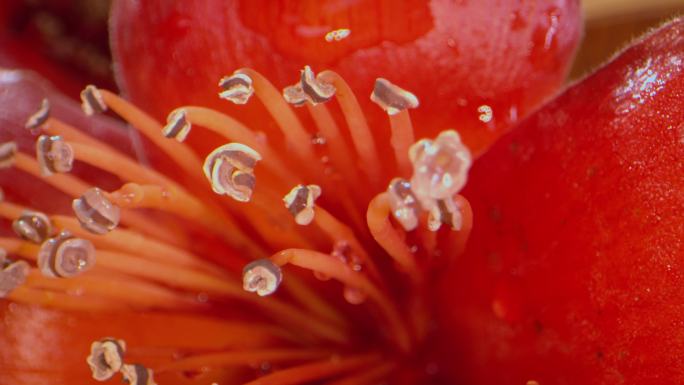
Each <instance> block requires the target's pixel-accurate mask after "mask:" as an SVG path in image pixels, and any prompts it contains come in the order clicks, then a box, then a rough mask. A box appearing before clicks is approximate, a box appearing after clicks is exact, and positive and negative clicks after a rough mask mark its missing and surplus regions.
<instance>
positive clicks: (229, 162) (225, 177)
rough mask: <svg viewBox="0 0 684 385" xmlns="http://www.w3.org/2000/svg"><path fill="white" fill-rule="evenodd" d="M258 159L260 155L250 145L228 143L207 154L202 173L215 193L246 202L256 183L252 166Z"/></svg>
mask: <svg viewBox="0 0 684 385" xmlns="http://www.w3.org/2000/svg"><path fill="white" fill-rule="evenodd" d="M260 160H261V155H259V153H258V152H256V151H255V150H253V149H251V148H250V147H248V146H245V145H244V144H240V143H228V144H226V145H223V146H221V147H219V148H217V149H215V150H214V151H212V152H211V154H209V155H208V156H207V158H206V159H205V161H204V175H205V176H206V177H207V179H208V180H209V182H210V183H211V188H212V189H213V190H214V192H215V193H217V194H221V195H228V196H230V197H232V198H233V199H235V200H237V201H240V202H248V201H249V200H250V198H251V197H252V192H253V191H254V186H255V184H256V178H255V177H254V173H253V171H254V166H256V163H257V162H258V161H260Z"/></svg>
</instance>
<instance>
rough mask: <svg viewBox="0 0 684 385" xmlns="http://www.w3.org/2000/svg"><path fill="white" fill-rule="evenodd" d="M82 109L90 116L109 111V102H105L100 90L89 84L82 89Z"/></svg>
mask: <svg viewBox="0 0 684 385" xmlns="http://www.w3.org/2000/svg"><path fill="white" fill-rule="evenodd" d="M81 109H83V112H84V113H85V114H86V115H88V116H90V115H94V114H95V113H98V114H99V113H102V112H105V111H107V104H105V102H104V99H103V98H102V94H101V93H100V90H98V89H97V87H95V86H94V85H88V86H86V88H85V89H84V90H83V91H81Z"/></svg>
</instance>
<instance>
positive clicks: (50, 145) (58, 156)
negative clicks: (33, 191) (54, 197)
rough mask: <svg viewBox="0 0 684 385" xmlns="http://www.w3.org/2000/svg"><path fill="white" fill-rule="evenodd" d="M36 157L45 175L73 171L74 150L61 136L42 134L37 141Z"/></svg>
mask: <svg viewBox="0 0 684 385" xmlns="http://www.w3.org/2000/svg"><path fill="white" fill-rule="evenodd" d="M36 158H38V165H39V166H40V172H41V174H43V176H50V175H52V174H54V173H64V172H69V171H71V168H72V167H73V164H74V150H73V149H72V148H71V146H70V145H69V143H67V142H65V141H64V140H63V139H62V137H61V136H47V135H41V136H39V137H38V141H37V142H36Z"/></svg>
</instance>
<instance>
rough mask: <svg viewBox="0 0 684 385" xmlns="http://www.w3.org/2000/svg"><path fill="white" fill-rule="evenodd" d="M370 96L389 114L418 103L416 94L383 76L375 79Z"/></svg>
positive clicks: (416, 105) (413, 106) (412, 106)
mask: <svg viewBox="0 0 684 385" xmlns="http://www.w3.org/2000/svg"><path fill="white" fill-rule="evenodd" d="M370 98H371V100H372V101H373V102H375V103H376V104H377V105H379V106H380V107H382V109H383V110H385V111H386V112H387V113H388V114H389V115H395V114H398V113H399V112H401V111H402V110H405V109H407V108H416V107H418V104H419V103H418V98H417V97H416V95H414V94H412V93H410V92H408V91H406V90H405V89H403V88H401V87H399V86H396V85H394V84H392V83H391V82H390V81H389V80H387V79H383V78H377V79H375V87H373V92H372V93H371V96H370Z"/></svg>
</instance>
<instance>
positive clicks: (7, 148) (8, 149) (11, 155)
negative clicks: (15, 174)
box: [0, 142, 17, 169]
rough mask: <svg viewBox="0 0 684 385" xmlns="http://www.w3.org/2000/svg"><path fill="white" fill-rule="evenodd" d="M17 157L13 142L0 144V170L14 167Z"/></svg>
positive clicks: (15, 146)
mask: <svg viewBox="0 0 684 385" xmlns="http://www.w3.org/2000/svg"><path fill="white" fill-rule="evenodd" d="M16 155H17V144H16V143H14V142H4V143H0V169H3V168H10V167H12V166H13V165H14V161H15V160H16Z"/></svg>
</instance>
